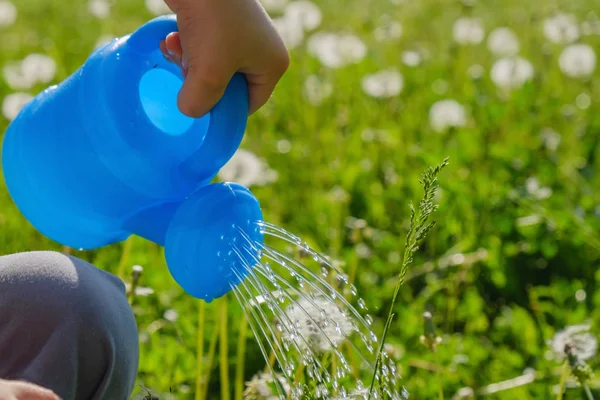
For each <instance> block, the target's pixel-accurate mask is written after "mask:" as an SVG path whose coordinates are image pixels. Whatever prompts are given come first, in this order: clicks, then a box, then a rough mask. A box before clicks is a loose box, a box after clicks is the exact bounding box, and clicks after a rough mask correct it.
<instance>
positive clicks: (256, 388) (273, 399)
mask: <svg viewBox="0 0 600 400" xmlns="http://www.w3.org/2000/svg"><path fill="white" fill-rule="evenodd" d="M277 380H278V381H279V383H281V387H282V388H283V390H284V391H285V392H286V394H287V393H289V392H290V385H289V384H288V382H287V380H286V379H285V378H284V377H283V376H282V375H280V374H277ZM273 382H274V379H273V376H272V375H271V374H267V373H264V372H260V373H258V374H257V375H254V376H253V377H252V379H251V380H250V381H248V382H246V391H245V392H244V398H251V399H260V400H279V396H276V395H275V393H273V391H272V390H271V385H272V383H273ZM276 393H277V392H276Z"/></svg>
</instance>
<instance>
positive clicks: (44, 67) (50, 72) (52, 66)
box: [21, 53, 56, 83]
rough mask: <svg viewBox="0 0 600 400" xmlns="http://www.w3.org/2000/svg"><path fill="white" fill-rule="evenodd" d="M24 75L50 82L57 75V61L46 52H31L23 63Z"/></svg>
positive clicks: (37, 80) (39, 80) (38, 80)
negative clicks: (45, 53)
mask: <svg viewBox="0 0 600 400" xmlns="http://www.w3.org/2000/svg"><path fill="white" fill-rule="evenodd" d="M21 70H22V71H23V75H25V76H28V77H32V78H33V79H34V80H35V81H36V82H41V83H48V82H50V81H52V80H53V79H54V76H55V75H56V62H55V61H54V59H53V58H52V57H48V56H46V55H44V54H35V53H34V54H30V55H28V56H27V57H25V58H24V59H23V62H22V63H21Z"/></svg>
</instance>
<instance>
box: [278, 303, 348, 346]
mask: <svg viewBox="0 0 600 400" xmlns="http://www.w3.org/2000/svg"><path fill="white" fill-rule="evenodd" d="M313 303H314V304H313ZM285 313H286V315H287V318H288V319H289V320H287V319H286V320H285V321H279V324H283V325H284V326H285V327H286V328H287V329H284V337H286V338H287V339H292V335H291V332H294V331H296V332H297V333H298V334H299V335H300V337H301V338H297V336H296V335H293V336H294V338H295V339H294V340H295V341H296V343H297V344H298V346H299V347H300V348H310V349H312V350H313V351H315V352H326V351H329V350H332V349H333V348H334V347H337V346H338V345H339V344H341V343H343V342H344V341H346V340H347V338H348V336H349V335H350V334H351V333H352V332H353V331H355V330H356V328H355V324H353V323H352V321H351V320H350V318H349V317H348V316H347V315H346V314H345V313H343V312H342V311H341V310H340V308H339V307H338V306H337V304H335V302H333V301H331V300H329V299H326V298H324V297H317V298H315V299H314V300H312V301H309V300H308V299H305V298H302V299H300V300H299V301H298V302H296V303H292V304H291V305H290V306H289V307H288V308H287V309H286V310H285ZM279 328H282V327H278V329H279ZM282 329H283V328H282Z"/></svg>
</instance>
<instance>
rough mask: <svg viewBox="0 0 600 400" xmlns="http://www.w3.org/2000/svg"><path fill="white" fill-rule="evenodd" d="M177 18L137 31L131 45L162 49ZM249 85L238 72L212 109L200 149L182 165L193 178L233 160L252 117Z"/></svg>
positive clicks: (143, 50)
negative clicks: (249, 116)
mask: <svg viewBox="0 0 600 400" xmlns="http://www.w3.org/2000/svg"><path fill="white" fill-rule="evenodd" d="M177 31H178V26H177V17H176V16H175V15H165V16H161V17H158V18H155V19H153V20H151V21H150V22H148V23H146V24H145V25H143V26H141V27H140V28H139V29H138V30H136V31H135V32H134V33H133V34H132V35H131V36H130V37H129V39H128V44H129V46H131V48H132V49H134V50H135V51H136V52H138V53H141V54H150V53H152V52H155V51H158V43H159V42H160V41H161V40H163V39H164V38H165V37H166V36H167V35H168V34H169V33H171V32H177ZM248 110H249V99H248V84H247V81H246V78H245V77H244V75H242V74H239V73H236V74H235V75H234V76H233V78H232V79H231V81H230V82H229V84H228V86H227V89H226V90H225V93H224V95H223V97H222V98H221V100H220V101H219V102H218V103H217V104H216V105H215V106H214V107H213V109H212V110H211V111H210V123H209V126H208V131H207V133H206V137H205V139H204V142H203V144H202V146H201V147H200V149H199V151H198V152H196V153H195V154H194V155H192V156H191V157H190V158H189V159H187V160H185V161H184V162H183V163H182V164H181V172H182V174H183V175H184V176H186V177H188V178H190V179H195V180H198V179H211V178H212V177H213V176H214V175H216V173H217V172H218V171H219V170H220V169H221V167H223V165H225V163H227V161H229V159H230V158H231V157H232V156H233V154H234V153H235V151H236V150H237V148H238V147H239V145H240V143H241V141H242V138H243V136H244V132H245V130H246V122H247V120H248Z"/></svg>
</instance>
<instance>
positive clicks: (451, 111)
mask: <svg viewBox="0 0 600 400" xmlns="http://www.w3.org/2000/svg"><path fill="white" fill-rule="evenodd" d="M466 123H467V112H466V110H465V108H464V107H463V106H462V105H461V104H460V103H459V102H457V101H456V100H452V99H446V100H440V101H437V102H436V103H434V104H433V105H432V106H431V108H430V109H429V124H430V125H431V127H432V128H433V130H434V131H436V132H442V131H444V130H446V129H448V128H450V127H462V126H465V125H466Z"/></svg>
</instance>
